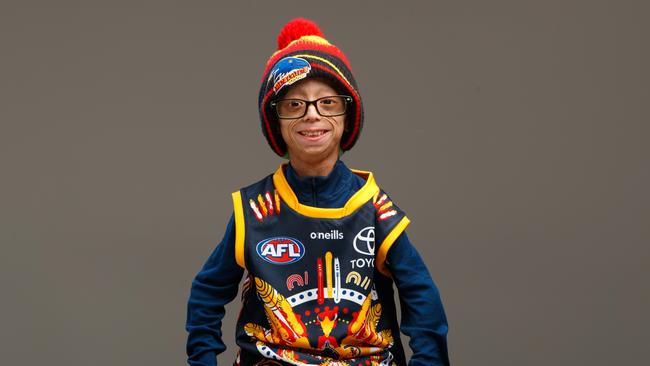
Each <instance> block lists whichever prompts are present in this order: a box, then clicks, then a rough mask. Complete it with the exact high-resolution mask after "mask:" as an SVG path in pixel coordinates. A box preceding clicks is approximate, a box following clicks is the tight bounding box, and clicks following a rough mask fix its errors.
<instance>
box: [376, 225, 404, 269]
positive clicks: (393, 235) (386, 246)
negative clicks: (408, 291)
mask: <svg viewBox="0 0 650 366" xmlns="http://www.w3.org/2000/svg"><path fill="white" fill-rule="evenodd" d="M410 223H411V220H409V219H408V217H406V216H404V217H402V219H401V220H400V221H399V222H398V223H397V225H395V227H394V228H393V229H392V230H391V231H390V233H388V235H386V238H385V239H384V241H383V242H382V243H381V245H380V246H379V250H378V251H377V270H378V271H379V272H381V273H382V274H383V275H385V276H386V277H392V276H391V274H390V271H389V270H388V268H387V267H386V257H387V256H388V251H389V250H390V247H392V246H393V243H395V240H397V238H398V237H399V235H400V234H401V233H402V232H403V231H404V229H406V227H407V226H408V224H410Z"/></svg>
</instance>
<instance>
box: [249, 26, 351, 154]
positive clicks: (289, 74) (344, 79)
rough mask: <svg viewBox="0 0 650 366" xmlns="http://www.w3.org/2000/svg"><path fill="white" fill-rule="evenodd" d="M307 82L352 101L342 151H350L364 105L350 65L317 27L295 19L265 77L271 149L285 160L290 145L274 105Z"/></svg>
mask: <svg viewBox="0 0 650 366" xmlns="http://www.w3.org/2000/svg"><path fill="white" fill-rule="evenodd" d="M305 78H319V79H322V80H325V81H326V82H327V83H328V84H330V85H331V86H332V87H333V89H334V90H336V91H337V93H340V94H344V95H349V96H350V97H352V99H353V102H352V104H351V105H350V106H348V109H347V111H346V118H345V129H344V131H343V136H342V138H341V150H342V151H347V150H350V149H351V148H352V146H354V144H355V142H356V141H357V139H358V138H359V133H360V132H361V128H362V126H363V105H362V104H361V96H360V95H359V92H358V90H357V83H356V81H355V80H354V76H353V75H352V71H351V68H350V63H349V62H348V59H347V58H346V57H345V55H344V54H343V52H341V50H339V49H338V48H337V47H336V46H334V45H332V44H331V43H329V42H328V41H327V39H325V36H324V35H323V33H322V32H321V30H320V29H319V28H318V25H316V23H314V22H312V21H310V20H307V19H303V18H297V19H293V20H291V21H290V22H289V23H287V24H286V25H285V26H284V28H282V30H281V31H280V34H279V35H278V49H277V51H276V52H275V53H273V55H271V57H270V58H269V60H268V61H267V62H266V67H265V68H264V74H263V75H262V80H261V84H262V85H261V87H260V94H259V100H258V104H259V111H260V119H261V121H262V131H263V132H264V136H265V137H266V139H267V141H268V143H269V145H270V146H271V149H273V151H274V152H275V153H276V154H278V155H280V156H285V157H286V154H287V145H286V143H285V142H284V140H283V139H282V135H281V133H280V124H279V122H278V118H277V114H276V112H275V111H274V110H273V107H272V106H271V102H272V101H274V100H276V99H280V98H281V97H282V95H284V93H285V92H286V91H287V90H288V89H289V88H288V87H289V86H290V85H291V84H293V83H295V82H297V81H300V80H303V79H305Z"/></svg>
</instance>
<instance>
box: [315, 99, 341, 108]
mask: <svg viewBox="0 0 650 366" xmlns="http://www.w3.org/2000/svg"><path fill="white" fill-rule="evenodd" d="M318 103H319V104H322V105H328V106H331V105H333V104H336V103H338V101H337V100H336V98H335V97H327V98H323V99H320V100H319V101H318Z"/></svg>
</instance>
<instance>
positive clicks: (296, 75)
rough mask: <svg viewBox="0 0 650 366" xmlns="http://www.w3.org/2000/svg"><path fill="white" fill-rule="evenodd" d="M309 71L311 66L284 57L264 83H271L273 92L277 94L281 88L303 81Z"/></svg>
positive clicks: (302, 61)
mask: <svg viewBox="0 0 650 366" xmlns="http://www.w3.org/2000/svg"><path fill="white" fill-rule="evenodd" d="M309 71H311V65H310V64H309V62H307V61H305V60H304V59H302V58H300V57H285V58H283V59H282V60H280V61H278V62H277V63H276V64H275V66H274V67H273V70H271V73H269V78H268V80H267V81H266V82H267V83H270V82H273V92H274V93H275V94H277V93H278V91H280V89H282V88H283V87H285V86H287V85H291V84H293V83H295V82H296V81H298V80H300V79H304V78H305V77H306V76H307V74H308V73H309Z"/></svg>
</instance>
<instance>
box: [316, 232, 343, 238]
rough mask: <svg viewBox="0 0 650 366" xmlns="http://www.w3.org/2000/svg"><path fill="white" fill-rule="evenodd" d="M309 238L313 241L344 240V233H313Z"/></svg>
mask: <svg viewBox="0 0 650 366" xmlns="http://www.w3.org/2000/svg"><path fill="white" fill-rule="evenodd" d="M309 237H310V238H312V239H343V233H342V232H340V231H339V230H330V231H329V232H327V233H317V232H312V233H310V234H309Z"/></svg>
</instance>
